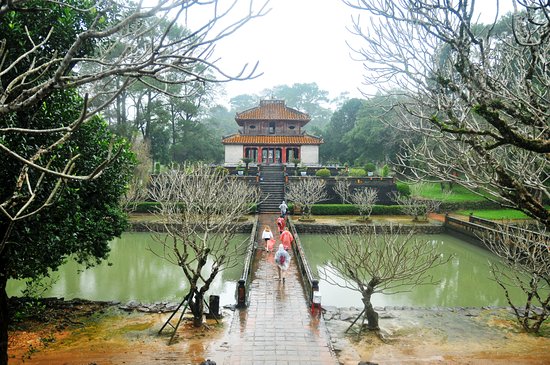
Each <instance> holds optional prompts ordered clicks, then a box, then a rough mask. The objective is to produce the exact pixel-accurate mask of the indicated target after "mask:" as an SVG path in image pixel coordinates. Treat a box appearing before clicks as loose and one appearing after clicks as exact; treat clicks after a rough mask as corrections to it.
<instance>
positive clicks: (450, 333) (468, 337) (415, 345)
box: [324, 307, 550, 365]
mask: <svg viewBox="0 0 550 365" xmlns="http://www.w3.org/2000/svg"><path fill="white" fill-rule="evenodd" d="M325 309H326V312H325V313H324V318H325V322H326V325H327V329H328V331H329V334H330V337H331V341H332V345H333V347H334V350H335V352H336V353H337V354H338V359H339V361H340V363H341V364H345V365H356V364H357V363H358V362H359V361H370V362H372V363H377V364H489V365H495V364H530V365H534V364H541V365H542V364H550V325H549V324H548V323H547V324H546V325H545V327H544V328H543V331H541V335H532V334H526V333H524V332H523V331H522V330H521V329H520V328H519V326H518V325H517V323H516V322H515V319H514V317H513V316H512V313H511V311H510V309H508V308H430V309H425V308H417V309H415V308H406V307H386V308H377V311H378V313H379V314H380V328H381V330H380V332H379V333H378V334H376V333H372V332H371V333H369V332H368V331H365V332H363V333H362V335H361V336H358V335H357V330H358V329H359V323H360V322H361V321H360V320H359V321H357V322H356V325H354V326H353V327H351V329H350V328H349V327H350V325H351V323H352V322H353V321H354V320H355V319H356V318H357V317H358V316H359V314H360V312H361V310H360V309H356V308H335V307H329V308H325ZM346 331H347V333H346Z"/></svg>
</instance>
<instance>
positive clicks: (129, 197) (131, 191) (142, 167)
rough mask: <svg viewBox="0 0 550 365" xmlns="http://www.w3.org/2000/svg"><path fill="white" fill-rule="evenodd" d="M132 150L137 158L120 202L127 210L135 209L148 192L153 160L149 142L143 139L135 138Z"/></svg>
mask: <svg viewBox="0 0 550 365" xmlns="http://www.w3.org/2000/svg"><path fill="white" fill-rule="evenodd" d="M132 151H133V152H134V154H135V156H136V160H137V162H138V163H137V165H136V167H135V168H134V175H133V177H132V181H130V184H129V186H128V190H127V191H126V194H125V195H124V196H123V197H122V201H121V204H122V206H123V207H124V209H125V210H126V211H127V212H131V211H133V210H135V209H136V204H137V203H138V202H141V201H144V200H145V199H146V198H147V195H148V194H149V193H148V191H147V189H148V187H149V181H150V177H151V168H152V164H153V160H152V159H151V154H150V146H149V143H148V142H147V141H145V140H143V139H138V140H135V141H134V142H133V143H132Z"/></svg>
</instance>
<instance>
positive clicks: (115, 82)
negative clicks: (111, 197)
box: [0, 0, 268, 253]
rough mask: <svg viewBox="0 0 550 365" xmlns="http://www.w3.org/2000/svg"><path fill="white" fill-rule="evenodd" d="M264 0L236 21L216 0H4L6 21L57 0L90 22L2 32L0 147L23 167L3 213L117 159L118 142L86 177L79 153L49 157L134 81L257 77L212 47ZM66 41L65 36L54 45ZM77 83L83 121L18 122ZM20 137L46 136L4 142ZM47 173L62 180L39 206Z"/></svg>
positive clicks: (21, 212) (20, 214)
mask: <svg viewBox="0 0 550 365" xmlns="http://www.w3.org/2000/svg"><path fill="white" fill-rule="evenodd" d="M267 1H268V0H266V1H264V2H263V4H260V6H259V8H257V10H256V7H255V6H254V4H253V1H250V6H249V7H245V9H247V10H246V12H245V13H244V14H242V16H240V17H238V18H237V19H236V20H234V21H232V22H224V21H225V20H226V18H229V16H228V15H229V14H232V11H233V10H234V9H235V4H236V3H237V1H233V2H232V3H229V4H228V5H227V6H226V7H222V6H221V5H219V4H218V1H217V0H207V1H187V0H158V1H157V2H156V3H151V4H150V5H143V4H142V3H130V4H128V5H125V4H122V3H119V2H117V1H107V2H91V3H86V7H79V5H78V3H77V2H75V3H74V4H69V3H60V2H58V1H53V0H52V1H50V0H44V1H42V2H40V4H38V3H36V2H34V1H28V0H20V1H8V2H3V3H2V4H0V17H2V18H0V21H2V22H3V21H5V22H8V21H9V20H8V18H7V17H8V16H9V15H10V14H33V13H36V12H40V11H42V12H52V13H53V12H54V10H56V11H57V10H58V9H57V8H58V7H62V8H63V9H65V10H66V11H67V12H68V13H71V15H72V16H74V18H75V19H79V17H82V18H83V19H86V21H87V23H86V24H80V23H79V24H75V25H74V28H75V29H77V30H78V29H80V31H76V32H75V34H74V35H73V34H70V33H69V32H68V31H69V30H68V29H63V28H61V29H59V27H58V26H57V24H56V25H53V24H52V25H51V27H50V28H49V32H48V33H47V34H35V32H33V31H32V29H28V28H27V31H26V32H25V31H23V32H22V31H21V30H20V27H15V28H14V30H13V34H7V35H6V36H7V38H6V39H2V38H1V37H2V36H0V78H1V79H0V81H1V83H2V84H1V87H0V120H6V121H10V123H5V124H4V123H2V124H1V125H0V137H2V138H0V151H1V152H2V154H4V155H6V156H8V157H9V158H10V159H14V160H17V161H19V162H20V165H21V169H20V171H14V179H13V181H14V182H15V183H14V184H13V188H12V189H11V194H8V195H5V196H3V198H2V199H3V200H2V201H1V202H0V214H1V215H3V216H4V217H5V218H6V219H8V220H9V221H12V222H13V221H17V220H21V219H24V218H25V217H28V216H29V215H33V214H35V213H36V212H38V211H40V209H42V208H41V207H43V206H47V205H50V204H52V203H53V202H54V200H55V196H56V195H57V193H58V192H59V190H60V188H61V186H62V182H63V179H73V180H82V181H84V180H90V179H93V178H95V177H97V176H98V175H100V174H101V173H102V171H103V170H104V169H105V168H106V167H107V166H108V165H109V164H110V163H111V162H112V161H113V160H114V159H116V158H117V156H118V153H119V151H116V150H113V151H112V153H111V154H110V155H109V157H108V158H107V159H105V160H104V161H98V163H97V166H96V167H95V169H92V170H91V171H90V173H89V174H87V175H77V174H74V173H72V171H74V166H75V164H77V163H78V161H79V155H78V153H74V154H73V156H72V158H70V159H68V160H67V161H66V163H65V164H64V165H63V166H62V167H61V168H59V167H56V168H54V167H53V165H54V164H52V161H56V162H57V163H58V161H57V160H56V159H57V154H56V152H57V151H58V150H59V149H60V148H63V146H64V145H65V142H66V141H67V140H69V139H70V138H71V137H72V136H73V135H74V132H75V131H76V130H78V129H79V128H80V127H81V126H82V125H83V124H84V123H87V122H88V121H90V120H91V119H92V118H93V117H94V116H95V115H97V114H98V113H99V112H101V111H102V110H104V109H105V108H106V107H107V106H109V105H110V104H111V103H112V102H113V101H114V100H115V99H116V98H117V96H119V95H120V94H121V93H122V92H123V91H125V90H126V89H128V88H129V87H130V86H132V85H134V84H143V85H145V86H146V87H148V88H151V89H153V90H156V91H158V92H164V93H167V94H169V93H170V90H173V88H171V87H170V86H172V85H186V84H192V85H199V84H203V83H208V82H227V81H231V80H246V79H250V78H253V77H256V76H257V73H256V66H254V67H249V66H248V65H247V64H246V65H244V67H243V68H242V70H241V71H240V72H238V73H237V74H236V75H229V74H227V73H225V72H223V70H221V69H220V68H219V67H218V66H217V63H218V62H217V61H218V60H217V59H215V58H214V56H215V55H214V46H215V44H216V42H218V41H219V40H221V39H223V38H224V37H227V36H230V35H231V34H233V33H234V32H235V31H236V30H238V29H239V28H241V27H242V26H243V25H244V24H245V23H246V22H248V21H249V20H251V19H253V18H256V17H259V16H262V15H264V14H265V13H266V12H267V10H266V5H267ZM83 4H84V3H83ZM81 5H82V4H81ZM82 6H84V5H82ZM201 9H202V10H203V11H210V12H211V14H210V17H204V18H203V19H205V20H204V22H203V23H202V24H196V25H194V27H193V28H192V29H191V28H190V29H189V31H188V32H184V33H182V35H181V37H180V38H179V39H176V40H174V39H171V38H170V41H168V39H169V37H168V34H169V33H170V32H171V31H172V29H173V28H174V27H176V26H177V25H178V23H180V22H183V23H186V20H187V14H188V13H192V14H196V13H197V12H200V11H201ZM82 23H84V20H82ZM222 23H223V25H222ZM159 25H162V26H159ZM72 30H73V29H72V28H71V31H72ZM16 31H18V32H19V33H16ZM56 32H57V33H56ZM63 32H66V33H67V34H70V36H74V37H73V38H71V39H68V40H67V39H66V35H65V36H62V33H63ZM58 33H59V34H58ZM63 37H65V38H63ZM19 38H24V41H25V42H23V41H22V42H21V44H25V45H27V46H26V47H22V46H20V45H18V46H17V47H16V48H10V47H9V44H10V43H9V42H8V40H12V39H19ZM60 39H63V40H64V41H65V42H67V43H66V44H62V45H60V44H58V43H56V42H60V41H59V40H60ZM18 44H19V43H18ZM56 47H57V48H59V50H58V49H57V48H56ZM74 89H78V90H80V91H82V92H84V96H83V98H84V102H83V108H82V110H81V113H80V116H79V117H78V118H77V119H75V120H70V121H61V120H60V125H58V126H55V127H54V128H42V129H41V128H40V127H35V128H33V127H31V126H29V125H17V123H15V124H14V123H13V122H12V120H13V119H16V114H17V113H18V112H20V111H24V110H27V109H29V108H32V107H35V106H37V105H40V103H41V102H42V101H43V100H45V99H46V98H48V97H49V96H50V95H52V94H53V93H54V92H60V91H63V90H74ZM179 90H182V91H185V92H186V93H187V94H189V93H193V92H194V91H193V90H189V89H188V88H179ZM179 96H185V95H179ZM63 122H64V123H63ZM17 135H23V136H39V137H40V138H44V139H45V140H47V143H45V144H41V145H37V146H36V148H28V150H27V151H25V154H22V153H21V151H18V150H17V149H15V148H14V147H13V146H10V145H9V144H8V143H7V140H9V139H10V138H13V137H14V136H17ZM4 136H5V137H6V139H4V138H3V137H4ZM55 166H58V164H57V165H55ZM46 175H49V176H55V177H57V178H58V179H59V180H58V184H56V185H55V186H54V187H53V188H51V194H50V195H49V196H48V198H47V199H45V200H44V201H42V202H41V204H38V203H37V201H36V200H37V195H36V194H35V193H34V192H36V191H39V190H40V189H43V188H44V186H43V181H44V176H46ZM21 202H23V203H21ZM0 233H3V232H0ZM6 240H7V237H5V236H3V237H1V238H0V253H1V252H2V249H3V247H4V246H5V241H6Z"/></svg>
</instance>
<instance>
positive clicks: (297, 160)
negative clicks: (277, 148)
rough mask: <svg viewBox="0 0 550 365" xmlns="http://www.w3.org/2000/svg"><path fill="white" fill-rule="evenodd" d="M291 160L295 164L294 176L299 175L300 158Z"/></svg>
mask: <svg viewBox="0 0 550 365" xmlns="http://www.w3.org/2000/svg"><path fill="white" fill-rule="evenodd" d="M290 162H292V163H293V164H294V176H298V164H299V163H300V159H299V158H293V159H292V160H290Z"/></svg>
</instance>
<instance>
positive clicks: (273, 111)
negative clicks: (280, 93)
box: [235, 100, 311, 125]
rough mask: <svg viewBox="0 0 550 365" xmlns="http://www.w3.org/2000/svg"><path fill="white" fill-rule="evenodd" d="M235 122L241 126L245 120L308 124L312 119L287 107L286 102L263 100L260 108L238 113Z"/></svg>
mask: <svg viewBox="0 0 550 365" xmlns="http://www.w3.org/2000/svg"><path fill="white" fill-rule="evenodd" d="M235 120H236V121H237V123H238V124H239V125H241V122H242V121H244V120H293V121H302V122H306V123H307V122H309V121H310V120H311V118H310V117H309V115H308V114H306V113H302V112H300V111H298V110H296V109H292V108H289V107H287V106H286V105H285V101H284V100H261V101H260V106H257V107H255V108H251V109H248V110H245V111H244V112H241V113H237V115H236V116H235ZM304 124H305V123H304Z"/></svg>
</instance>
